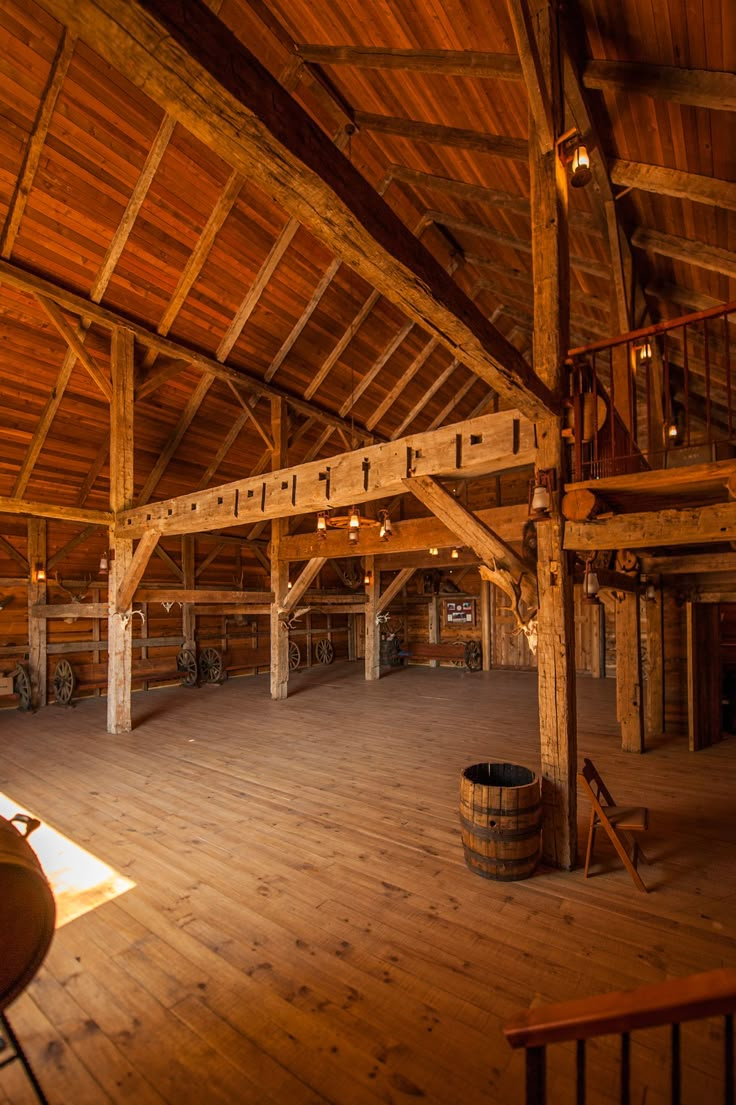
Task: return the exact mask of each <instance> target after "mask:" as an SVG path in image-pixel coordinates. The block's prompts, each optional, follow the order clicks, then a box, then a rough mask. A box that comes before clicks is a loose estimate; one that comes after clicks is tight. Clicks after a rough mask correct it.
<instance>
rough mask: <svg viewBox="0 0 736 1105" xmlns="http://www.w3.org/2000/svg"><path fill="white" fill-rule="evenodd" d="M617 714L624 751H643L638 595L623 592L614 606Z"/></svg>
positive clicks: (642, 698)
mask: <svg viewBox="0 0 736 1105" xmlns="http://www.w3.org/2000/svg"><path fill="white" fill-rule="evenodd" d="M616 713H617V715H618V720H619V722H620V724H621V747H622V749H623V750H624V752H643V751H644V695H643V688H642V671H641V622H640V619H639V596H638V595H637V594H634V593H633V592H631V591H625V592H624V593H623V597H622V598H620V600H619V601H618V603H617V605H616Z"/></svg>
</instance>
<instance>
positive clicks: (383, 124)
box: [355, 111, 529, 161]
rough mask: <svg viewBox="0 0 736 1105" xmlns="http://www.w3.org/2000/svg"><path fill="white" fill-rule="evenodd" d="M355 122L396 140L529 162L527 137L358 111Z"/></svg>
mask: <svg viewBox="0 0 736 1105" xmlns="http://www.w3.org/2000/svg"><path fill="white" fill-rule="evenodd" d="M355 122H356V124H357V125H358V127H360V129H361V130H367V131H373V132H375V133H378V134H392V135H394V136H395V137H397V138H409V139H410V140H411V141H412V142H433V143H435V144H436V145H438V146H452V147H454V148H456V149H460V150H474V151H475V152H476V153H488V154H492V155H493V156H494V157H505V158H509V159H510V160H511V161H528V160H529V143H528V142H527V141H526V139H525V138H508V137H507V136H506V135H503V134H487V133H486V132H485V131H480V130H463V129H462V128H460V127H444V126H441V125H440V124H439V123H422V122H420V120H418V119H404V118H401V117H400V116H394V115H373V114H371V113H370V112H367V111H356V112H355Z"/></svg>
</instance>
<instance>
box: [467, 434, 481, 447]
mask: <svg viewBox="0 0 736 1105" xmlns="http://www.w3.org/2000/svg"><path fill="white" fill-rule="evenodd" d="M470 444H471V445H482V444H483V434H471V435H470Z"/></svg>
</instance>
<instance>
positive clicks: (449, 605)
mask: <svg viewBox="0 0 736 1105" xmlns="http://www.w3.org/2000/svg"><path fill="white" fill-rule="evenodd" d="M444 606H445V625H475V599H444Z"/></svg>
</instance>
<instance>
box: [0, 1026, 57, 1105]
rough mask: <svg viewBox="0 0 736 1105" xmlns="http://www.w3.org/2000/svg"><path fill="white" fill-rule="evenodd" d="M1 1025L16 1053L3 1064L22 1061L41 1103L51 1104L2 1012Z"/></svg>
mask: <svg viewBox="0 0 736 1105" xmlns="http://www.w3.org/2000/svg"><path fill="white" fill-rule="evenodd" d="M0 1027H1V1030H2V1032H3V1034H4V1035H5V1036H7V1038H8V1041H9V1043H10V1046H11V1047H12V1049H13V1051H14V1052H15V1054H14V1055H10V1056H9V1057H8V1058H7V1059H5V1060H4V1061H3V1063H2V1065H3V1066H5V1064H6V1063H12V1062H13V1061H14V1060H15V1059H17V1060H18V1061H19V1062H20V1064H21V1066H22V1067H23V1070H24V1071H25V1072H26V1076H27V1078H28V1081H29V1082H30V1083H31V1085H32V1086H33V1089H34V1090H35V1091H36V1097H37V1098H38V1100H39V1102H40V1105H49V1102H48V1098H47V1097H46V1094H45V1093H44V1092H43V1090H42V1089H41V1084H40V1082H39V1081H38V1079H37V1078H36V1075H35V1073H34V1071H33V1068H32V1066H31V1064H30V1063H29V1062H28V1056H27V1055H26V1053H25V1051H24V1050H23V1048H22V1047H21V1045H20V1041H19V1039H18V1037H17V1036H16V1034H15V1032H14V1031H13V1029H12V1028H11V1026H10V1021H9V1020H8V1018H7V1017H6V1016H5V1014H4V1013H0Z"/></svg>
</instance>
